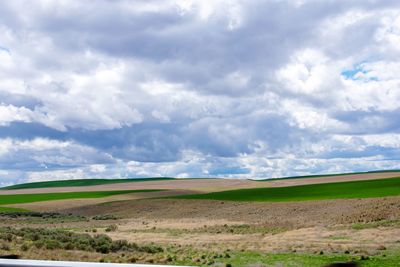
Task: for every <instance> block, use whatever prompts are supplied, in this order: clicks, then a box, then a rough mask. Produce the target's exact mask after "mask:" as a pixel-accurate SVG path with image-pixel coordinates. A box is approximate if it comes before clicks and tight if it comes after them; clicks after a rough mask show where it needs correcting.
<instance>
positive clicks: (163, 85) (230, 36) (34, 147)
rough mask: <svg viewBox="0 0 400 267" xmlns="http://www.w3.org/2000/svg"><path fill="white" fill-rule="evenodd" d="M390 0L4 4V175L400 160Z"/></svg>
mask: <svg viewBox="0 0 400 267" xmlns="http://www.w3.org/2000/svg"><path fill="white" fill-rule="evenodd" d="M399 118H400V2H399V1H398V0H379V1H377V0H376V1H374V0H334V1H333V0H326V1H320V0H268V1H267V0H243V1H241V0H231V1H225V0H199V1H191V0H187V1H183V0H182V1H175V0H171V1H158V0H135V1H125V0H113V1H109V0H98V1H76V0H64V1H63V0H60V1H57V0H37V1H30V0H27V1H20V0H13V1H1V2H0V185H7V184H12V183H18V182H31V181H43V180H54V179H73V178H96V177H97V178H98V177H102V178H125V177H155V176H168V177H182V178H184V177H221V178H222V177H233V178H270V177H282V176H290V175H306V174H319V173H339V172H353V171H369V170H382V169H400V119H399Z"/></svg>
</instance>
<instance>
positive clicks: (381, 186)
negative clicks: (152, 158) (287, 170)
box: [176, 177, 400, 202]
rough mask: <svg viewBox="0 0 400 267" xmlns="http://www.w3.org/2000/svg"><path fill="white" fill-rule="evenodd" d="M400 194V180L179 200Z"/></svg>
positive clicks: (233, 192) (245, 191) (235, 192)
mask: <svg viewBox="0 0 400 267" xmlns="http://www.w3.org/2000/svg"><path fill="white" fill-rule="evenodd" d="M397 195H400V177H397V178H388V179H379V180H368V181H355V182H340V183H328V184H311V185H301V186H290V187H276V188H252V189H238V190H229V191H222V192H215V193H207V194H195V195H186V196H179V197H176V198H184V199H215V200H232V201H272V202H274V201H275V202H279V201H304V200H322V199H341V198H370V197H385V196H397Z"/></svg>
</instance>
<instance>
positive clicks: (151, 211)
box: [63, 197, 400, 253]
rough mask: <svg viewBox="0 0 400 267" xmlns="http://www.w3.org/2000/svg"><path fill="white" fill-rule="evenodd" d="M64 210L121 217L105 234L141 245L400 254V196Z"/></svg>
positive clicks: (148, 202)
mask: <svg viewBox="0 0 400 267" xmlns="http://www.w3.org/2000/svg"><path fill="white" fill-rule="evenodd" d="M63 212H64V213H73V214H78V215H85V216H94V215H98V214H115V215H117V216H119V217H120V218H121V219H120V220H118V221H116V222H113V223H116V224H117V225H118V230H117V231H115V232H111V233H107V234H108V235H110V236H111V237H112V238H114V239H127V240H129V241H133V242H138V243H146V242H147V243H148V242H154V243H160V244H166V245H168V244H172V245H182V246H193V247H197V248H208V249H210V250H218V249H222V248H223V249H232V250H246V251H247V250H256V251H266V252H290V251H299V252H303V251H304V252H315V251H316V250H323V251H325V252H332V253H336V252H338V253H345V252H346V251H355V252H357V251H363V252H368V253H374V252H376V251H379V250H382V249H386V248H391V249H400V197H387V198H371V199H351V200H324V201H305V202H289V203H250V202H230V201H213V200H171V199H163V200H160V199H140V200H128V201H120V202H115V203H110V204H108V205H106V206H105V205H89V206H87V207H79V208H72V209H66V210H64V211H63ZM359 225H361V227H360V229H358V228H357V226H359ZM101 231H102V229H99V232H101Z"/></svg>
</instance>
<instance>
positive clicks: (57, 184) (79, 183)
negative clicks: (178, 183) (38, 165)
mask: <svg viewBox="0 0 400 267" xmlns="http://www.w3.org/2000/svg"><path fill="white" fill-rule="evenodd" d="M163 180H175V178H168V177H156V178H137V179H74V180H62V181H48V182H35V183H26V184H17V185H11V186H6V187H3V188H1V189H0V190H13V189H30V188H49V187H66V186H91V185H103V184H118V183H131V182H132V183H133V182H149V181H163Z"/></svg>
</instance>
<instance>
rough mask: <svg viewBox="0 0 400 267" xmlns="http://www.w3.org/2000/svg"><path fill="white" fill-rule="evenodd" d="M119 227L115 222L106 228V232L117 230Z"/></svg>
mask: <svg viewBox="0 0 400 267" xmlns="http://www.w3.org/2000/svg"><path fill="white" fill-rule="evenodd" d="M117 229H118V226H117V225H115V224H112V225H109V226H108V227H107V228H106V232H115V231H116V230H117Z"/></svg>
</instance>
